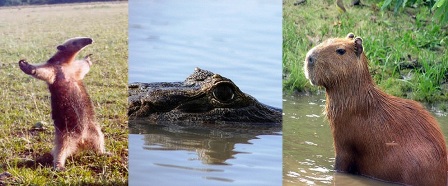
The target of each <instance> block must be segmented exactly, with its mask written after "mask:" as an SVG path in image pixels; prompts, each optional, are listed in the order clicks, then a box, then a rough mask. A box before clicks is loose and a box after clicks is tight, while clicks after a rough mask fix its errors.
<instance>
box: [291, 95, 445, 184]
mask: <svg viewBox="0 0 448 186" xmlns="http://www.w3.org/2000/svg"><path fill="white" fill-rule="evenodd" d="M324 105H325V95H320V96H289V95H286V96H284V98H283V112H284V114H285V115H284V117H283V138H284V141H283V185H343V186H346V185H347V186H350V185H353V186H358V185H392V184H387V183H383V182H379V181H375V180H372V179H367V178H363V177H359V176H352V175H347V174H341V173H335V172H334V171H333V164H334V150H333V138H332V135H331V131H330V126H329V124H328V121H327V120H326V119H325V116H324V115H323V114H322V113H323V109H324ZM433 114H434V115H436V117H437V120H438V121H439V123H440V124H441V127H442V130H443V131H444V133H445V136H448V126H447V124H448V117H447V116H446V115H445V114H444V113H439V112H433Z"/></svg>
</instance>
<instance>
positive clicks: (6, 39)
mask: <svg viewBox="0 0 448 186" xmlns="http://www.w3.org/2000/svg"><path fill="white" fill-rule="evenodd" d="M127 7H128V4H127V2H120V3H87V4H65V5H52V6H25V7H7V8H1V9H0V20H1V21H0V30H1V32H0V82H2V83H1V84H0V89H1V91H0V94H1V98H2V100H3V101H2V102H1V104H0V112H1V113H2V114H1V115H0V136H1V137H0V149H2V153H0V162H1V164H0V174H1V173H3V172H6V171H7V172H9V173H11V174H12V176H11V177H8V178H6V179H2V180H0V185H3V184H8V185H9V184H12V185H16V184H17V185H126V184H127V179H128V169H127V166H128V161H127V157H128V151H127V143H128V140H127V137H128V130H127V129H128V127H127V117H126V110H127V57H128V52H127V40H128V39H127V21H128V12H127V10H128V8H127ZM75 36H88V37H92V38H93V39H94V40H95V42H94V43H93V44H92V45H90V46H88V47H87V48H85V49H84V50H83V51H81V53H80V56H79V58H81V57H83V56H84V55H87V54H89V53H92V54H93V56H92V61H93V66H92V68H91V70H90V72H89V74H87V76H86V77H85V78H84V83H85V85H86V87H87V89H88V92H89V94H90V97H91V99H92V101H93V103H94V106H95V109H96V110H95V111H96V117H97V120H98V122H99V123H100V125H101V126H102V130H103V132H104V134H105V140H106V150H107V151H109V152H111V153H112V155H111V156H98V155H95V154H94V153H92V152H84V153H81V154H79V155H76V156H73V157H70V158H68V159H67V163H66V168H67V170H66V171H64V172H55V171H53V170H52V165H51V163H50V164H48V163H46V162H47V161H46V159H45V158H48V155H49V154H48V153H49V152H50V151H51V149H52V147H53V134H54V127H53V125H52V122H53V121H52V119H51V114H50V113H51V109H50V93H49V91H48V89H47V85H46V84H45V83H44V82H43V81H40V80H37V79H34V78H32V77H30V76H28V75H26V74H24V73H23V72H21V71H20V69H19V68H18V61H19V60H20V59H23V58H24V59H27V61H29V62H30V63H33V64H34V63H42V62H45V61H46V60H48V58H49V57H51V55H52V54H54V53H55V51H56V46H57V45H58V44H60V43H62V42H63V41H65V40H66V39H68V38H71V37H75ZM40 121H43V122H46V123H49V124H47V125H44V127H45V128H46V129H44V130H32V128H33V126H34V125H35V124H36V123H38V122H40ZM37 160H42V161H37ZM42 162H44V163H42Z"/></svg>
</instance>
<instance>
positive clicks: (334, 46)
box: [304, 33, 447, 185]
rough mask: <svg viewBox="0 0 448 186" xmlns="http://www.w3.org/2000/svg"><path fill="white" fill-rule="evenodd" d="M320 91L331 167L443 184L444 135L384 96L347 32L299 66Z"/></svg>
mask: <svg viewBox="0 0 448 186" xmlns="http://www.w3.org/2000/svg"><path fill="white" fill-rule="evenodd" d="M304 71H305V75H306V77H307V78H308V79H309V80H310V82H311V84H313V85H317V86H322V87H325V91H326V114H327V118H328V120H329V122H330V127H331V130H332V133H333V140H334V148H335V152H336V160H335V169H336V170H337V171H339V172H346V173H352V174H359V175H363V176H367V177H371V178H375V179H380V180H384V181H388V182H394V183H399V184H406V185H446V183H447V153H446V144H445V140H444V136H443V134H442V132H441V130H440V127H439V125H438V123H437V121H436V120H435V118H434V117H433V116H431V114H430V113H429V112H428V111H426V110H425V109H424V107H423V106H422V105H420V104H419V103H418V102H415V101H412V100H407V99H402V98H398V97H394V96H391V95H388V94H386V93H384V92H383V91H381V90H380V89H379V88H378V87H377V86H376V85H375V83H374V82H373V80H372V77H371V76H370V73H369V69H368V60H367V58H366V56H365V54H364V51H363V46H362V39H361V38H359V37H356V38H355V37H354V35H353V34H351V33H350V34H348V36H347V37H346V38H333V39H328V40H326V41H324V42H323V43H321V44H319V45H317V46H316V47H314V48H312V49H311V50H310V51H309V52H308V53H307V55H306V59H305V63H304Z"/></svg>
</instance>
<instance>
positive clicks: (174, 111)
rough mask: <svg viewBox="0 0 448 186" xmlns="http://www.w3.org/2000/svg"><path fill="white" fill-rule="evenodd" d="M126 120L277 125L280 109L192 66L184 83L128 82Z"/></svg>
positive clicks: (279, 123)
mask: <svg viewBox="0 0 448 186" xmlns="http://www.w3.org/2000/svg"><path fill="white" fill-rule="evenodd" d="M128 102H129V110H128V115H129V117H130V119H131V120H132V119H145V120H148V121H150V122H151V123H156V124H157V123H160V122H164V123H166V122H171V121H172V122H176V121H180V122H199V123H246V124H247V123H253V124H268V125H277V126H278V125H281V121H282V110H281V109H278V108H274V107H271V106H268V105H265V104H262V103H260V102H258V101H257V100H256V99H255V98H253V97H252V96H250V95H248V94H245V93H243V92H241V90H240V89H239V88H238V87H237V86H236V85H235V84H234V83H233V82H232V81H231V80H230V79H227V78H225V77H222V76H221V75H219V74H215V73H213V72H210V71H207V70H202V69H199V68H196V69H195V71H194V73H193V74H192V75H190V76H189V77H187V79H186V80H185V81H184V82H170V83H167V82H158V83H131V84H129V99H128Z"/></svg>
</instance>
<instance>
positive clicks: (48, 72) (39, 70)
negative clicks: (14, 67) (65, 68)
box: [19, 59, 56, 84]
mask: <svg viewBox="0 0 448 186" xmlns="http://www.w3.org/2000/svg"><path fill="white" fill-rule="evenodd" d="M19 66H20V70H22V71H23V72H25V74H28V75H30V76H33V77H34V78H37V79H40V80H44V81H45V82H47V83H48V84H53V82H54V80H55V75H56V72H55V70H54V67H53V66H50V65H47V64H43V65H36V66H34V65H31V64H29V63H28V62H26V61H25V60H23V59H22V60H20V61H19Z"/></svg>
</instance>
